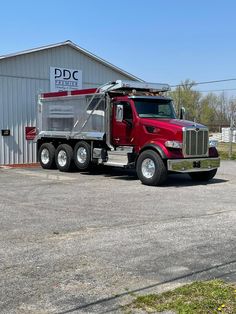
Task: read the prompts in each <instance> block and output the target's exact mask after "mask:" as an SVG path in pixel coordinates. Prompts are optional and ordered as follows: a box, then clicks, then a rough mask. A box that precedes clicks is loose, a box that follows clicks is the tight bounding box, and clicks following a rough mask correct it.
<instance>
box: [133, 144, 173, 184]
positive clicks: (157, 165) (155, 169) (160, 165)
mask: <svg viewBox="0 0 236 314" xmlns="http://www.w3.org/2000/svg"><path fill="white" fill-rule="evenodd" d="M136 171H137V175H138V178H139V180H140V181H141V182H142V183H143V184H146V185H153V186H156V185H161V184H163V183H164V182H165V181H166V179H167V170H166V167H165V164H164V162H163V160H162V159H161V157H160V156H159V155H158V154H157V153H156V152H154V151H153V150H146V151H143V152H142V153H141V154H140V156H139V157H138V160H137V164H136Z"/></svg>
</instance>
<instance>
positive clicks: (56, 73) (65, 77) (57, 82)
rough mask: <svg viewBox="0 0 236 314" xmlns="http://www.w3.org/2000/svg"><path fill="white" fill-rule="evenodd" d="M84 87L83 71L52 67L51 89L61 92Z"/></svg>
mask: <svg viewBox="0 0 236 314" xmlns="http://www.w3.org/2000/svg"><path fill="white" fill-rule="evenodd" d="M81 88H82V71H81V70H73V69H65V68H55V67H50V91H51V92H59V91H67V90H74V89H81Z"/></svg>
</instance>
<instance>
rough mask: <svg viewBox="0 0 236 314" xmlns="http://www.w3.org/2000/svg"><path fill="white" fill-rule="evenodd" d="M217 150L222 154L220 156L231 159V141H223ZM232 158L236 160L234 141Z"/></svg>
mask: <svg viewBox="0 0 236 314" xmlns="http://www.w3.org/2000/svg"><path fill="white" fill-rule="evenodd" d="M217 150H218V152H219V154H220V158H221V159H223V160H227V159H229V143H222V142H220V143H219V144H218V145H217ZM231 160H236V144H235V143H233V153H232V158H231Z"/></svg>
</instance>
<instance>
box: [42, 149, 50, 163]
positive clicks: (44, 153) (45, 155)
mask: <svg viewBox="0 0 236 314" xmlns="http://www.w3.org/2000/svg"><path fill="white" fill-rule="evenodd" d="M49 160H50V156H49V150H48V149H47V148H44V149H43V150H42V152H41V161H42V163H43V164H44V165H47V164H48V163H49Z"/></svg>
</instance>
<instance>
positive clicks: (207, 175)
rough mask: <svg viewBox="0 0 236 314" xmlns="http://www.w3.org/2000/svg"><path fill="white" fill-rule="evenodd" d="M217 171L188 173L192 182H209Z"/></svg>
mask: <svg viewBox="0 0 236 314" xmlns="http://www.w3.org/2000/svg"><path fill="white" fill-rule="evenodd" d="M216 172H217V169H212V170H209V171H201V172H190V173H189V176H190V177H191V179H192V180H194V181H210V180H211V179H213V178H214V176H215V175H216Z"/></svg>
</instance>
